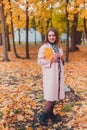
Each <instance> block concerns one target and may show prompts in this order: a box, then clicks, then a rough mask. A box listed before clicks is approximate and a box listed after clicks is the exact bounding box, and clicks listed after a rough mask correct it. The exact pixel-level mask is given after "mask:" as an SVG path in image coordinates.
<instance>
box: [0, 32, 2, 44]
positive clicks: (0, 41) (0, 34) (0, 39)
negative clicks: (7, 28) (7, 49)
mask: <svg viewBox="0 0 87 130" xmlns="http://www.w3.org/2000/svg"><path fill="white" fill-rule="evenodd" d="M0 45H2V33H0Z"/></svg>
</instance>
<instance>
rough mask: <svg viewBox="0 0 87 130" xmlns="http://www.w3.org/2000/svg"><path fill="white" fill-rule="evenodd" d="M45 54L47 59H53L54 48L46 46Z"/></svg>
mask: <svg viewBox="0 0 87 130" xmlns="http://www.w3.org/2000/svg"><path fill="white" fill-rule="evenodd" d="M43 55H44V56H45V58H46V60H50V59H52V56H53V49H52V48H45V50H44V52H43Z"/></svg>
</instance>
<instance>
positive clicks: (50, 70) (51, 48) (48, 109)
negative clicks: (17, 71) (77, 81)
mask: <svg viewBox="0 0 87 130" xmlns="http://www.w3.org/2000/svg"><path fill="white" fill-rule="evenodd" d="M63 63H64V56H63V50H62V48H61V45H60V43H59V37H58V32H57V31H56V29H54V28H50V29H49V30H48V32H47V34H46V36H45V41H44V44H43V45H42V46H41V47H40V49H39V52H38V64H39V65H40V66H42V70H43V93H44V99H45V100H46V101H47V102H46V105H45V107H44V112H43V113H42V114H41V115H40V117H39V120H40V123H41V124H42V125H47V119H48V118H50V119H51V120H52V122H53V123H56V122H57V121H60V118H59V117H57V116H55V115H54V113H53V108H54V105H55V102H56V101H59V100H62V99H64V96H65V94H64V65H63Z"/></svg>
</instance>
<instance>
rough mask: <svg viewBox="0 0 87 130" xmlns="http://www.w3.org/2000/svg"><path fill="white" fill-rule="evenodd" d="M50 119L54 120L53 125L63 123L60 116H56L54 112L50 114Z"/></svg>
mask: <svg viewBox="0 0 87 130" xmlns="http://www.w3.org/2000/svg"><path fill="white" fill-rule="evenodd" d="M48 118H50V119H51V120H52V122H53V123H57V122H60V121H62V118H61V116H60V115H54V113H53V111H50V112H48Z"/></svg>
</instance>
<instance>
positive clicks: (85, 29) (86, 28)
mask: <svg viewBox="0 0 87 130" xmlns="http://www.w3.org/2000/svg"><path fill="white" fill-rule="evenodd" d="M86 21H87V20H86V19H85V18H84V19H83V24H84V31H85V35H86V41H87V27H86Z"/></svg>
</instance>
